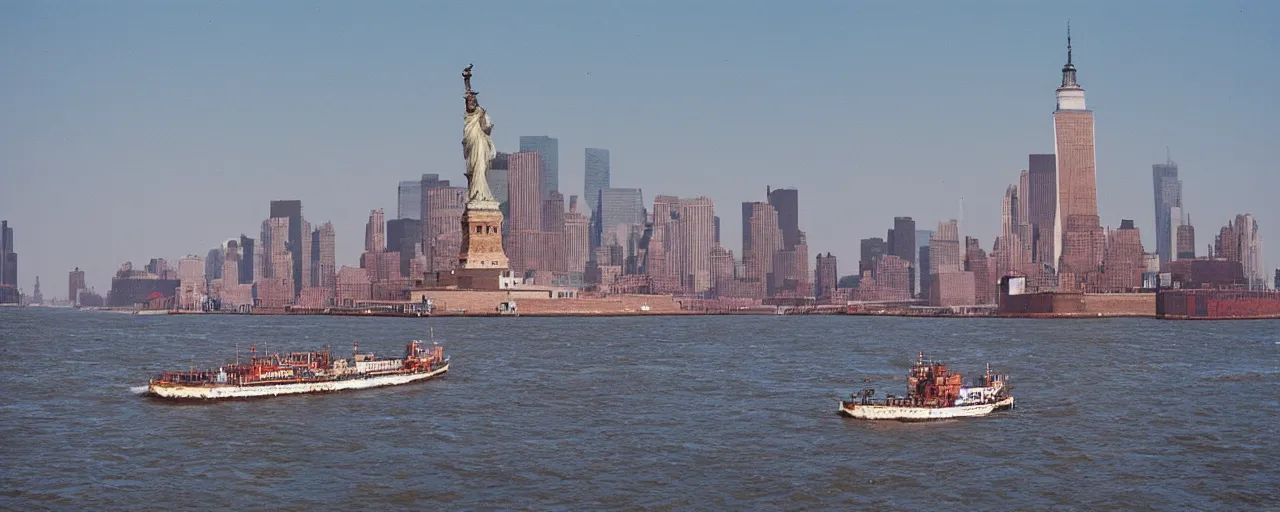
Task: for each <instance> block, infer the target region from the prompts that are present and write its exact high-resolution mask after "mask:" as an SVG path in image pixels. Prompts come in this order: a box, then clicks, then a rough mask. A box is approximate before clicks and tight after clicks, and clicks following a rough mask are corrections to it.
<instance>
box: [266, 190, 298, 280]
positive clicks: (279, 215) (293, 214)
mask: <svg viewBox="0 0 1280 512" xmlns="http://www.w3.org/2000/svg"><path fill="white" fill-rule="evenodd" d="M271 218H273V219H287V220H288V228H287V231H288V239H287V240H286V241H285V245H284V248H285V251H287V252H288V253H289V255H290V258H291V259H290V261H291V262H292V264H293V271H292V272H282V271H277V273H276V274H275V275H273V276H272V277H275V278H277V279H280V278H284V277H288V278H290V279H292V282H293V293H294V295H295V296H296V295H297V294H298V293H300V292H301V291H302V283H303V280H302V260H303V258H302V201H299V200H296V199H293V200H284V201H272V202H271Z"/></svg>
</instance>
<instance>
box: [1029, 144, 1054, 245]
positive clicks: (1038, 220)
mask: <svg viewBox="0 0 1280 512" xmlns="http://www.w3.org/2000/svg"><path fill="white" fill-rule="evenodd" d="M1057 210H1058V164H1057V162H1056V157H1055V156H1054V155H1028V156H1027V221H1028V223H1029V224H1030V225H1031V240H1030V242H1031V251H1032V252H1031V254H1032V257H1031V259H1032V261H1034V262H1036V263H1039V264H1041V265H1044V264H1048V265H1050V266H1052V267H1057V266H1058V262H1057V260H1055V259H1054V254H1056V251H1057V249H1056V248H1057V246H1058V240H1057V239H1055V238H1054V229H1056V228H1055V227H1054V219H1056V218H1057Z"/></svg>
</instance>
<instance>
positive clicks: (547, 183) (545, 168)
mask: <svg viewBox="0 0 1280 512" xmlns="http://www.w3.org/2000/svg"><path fill="white" fill-rule="evenodd" d="M529 151H537V152H538V155H540V156H541V158H542V184H541V186H540V187H539V190H540V193H541V196H540V197H539V201H541V200H545V199H548V198H550V197H551V192H552V191H557V190H560V141H559V140H557V139H554V138H552V137H547V136H545V135H521V136H520V152H521V153H524V152H529Z"/></svg>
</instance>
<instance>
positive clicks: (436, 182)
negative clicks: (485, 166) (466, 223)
mask: <svg viewBox="0 0 1280 512" xmlns="http://www.w3.org/2000/svg"><path fill="white" fill-rule="evenodd" d="M418 183H419V185H420V186H421V187H422V196H421V201H422V203H421V208H420V209H421V213H419V218H421V219H422V253H423V254H426V255H427V257H428V258H430V257H431V254H430V253H431V247H430V246H431V243H432V241H433V240H435V236H436V234H437V232H433V231H432V229H433V228H432V224H431V220H430V219H431V216H430V215H429V213H430V212H431V210H433V209H437V208H438V206H435V205H432V204H431V195H430V194H429V191H430V190H431V189H436V188H449V180H442V179H440V175H439V174H423V175H422V179H421V180H419V181H418ZM490 189H491V190H492V185H491V186H490ZM494 197H497V196H494ZM459 215H461V214H459ZM458 222H459V224H458V230H459V231H461V230H462V224H461V222H462V221H461V220H459V221H458Z"/></svg>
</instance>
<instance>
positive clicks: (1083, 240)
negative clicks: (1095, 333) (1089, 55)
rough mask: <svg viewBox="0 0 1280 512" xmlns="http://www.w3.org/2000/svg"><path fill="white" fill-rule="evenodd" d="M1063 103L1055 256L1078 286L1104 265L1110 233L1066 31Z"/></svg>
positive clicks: (1057, 123)
mask: <svg viewBox="0 0 1280 512" xmlns="http://www.w3.org/2000/svg"><path fill="white" fill-rule="evenodd" d="M1057 98H1058V106H1057V110H1055V111H1054V112H1053V132H1054V149H1055V153H1056V155H1057V170H1058V207H1057V212H1056V213H1055V215H1054V217H1055V219H1054V233H1055V235H1054V239H1055V241H1057V243H1058V245H1057V246H1056V247H1055V252H1056V253H1057V254H1056V255H1055V257H1054V261H1055V262H1057V265H1058V272H1059V276H1061V275H1062V274H1063V273H1068V272H1069V273H1071V274H1073V275H1074V276H1075V278H1074V279H1075V280H1076V282H1065V283H1061V285H1062V286H1064V287H1074V286H1075V285H1076V284H1077V282H1079V281H1080V280H1081V278H1083V277H1084V276H1086V275H1087V274H1089V273H1091V272H1096V271H1097V269H1098V267H1099V266H1100V265H1101V264H1102V252H1103V247H1104V245H1105V238H1104V234H1103V232H1102V224H1101V221H1100V220H1099V218H1098V180H1097V176H1096V173H1095V167H1094V166H1095V163H1094V162H1095V159H1096V157H1095V153H1094V132H1093V111H1091V110H1088V109H1087V108H1086V107H1085V99H1084V88H1083V87H1080V84H1079V83H1078V82H1076V68H1075V65H1073V64H1072V59H1071V34H1070V31H1069V30H1068V33H1067V63H1066V65H1064V66H1063V67H1062V85H1061V86H1060V87H1058V90H1057Z"/></svg>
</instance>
